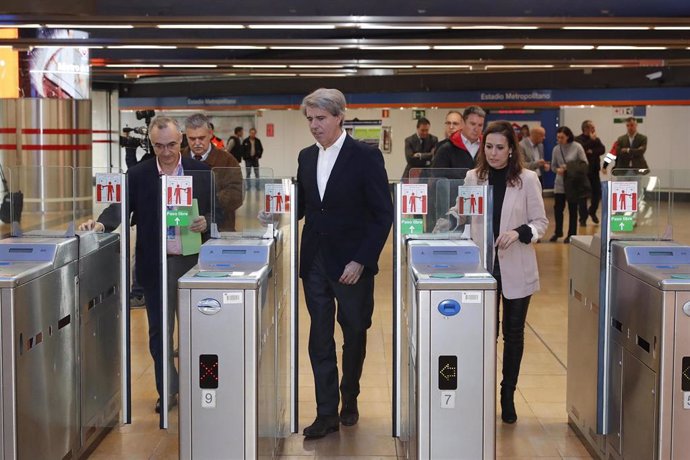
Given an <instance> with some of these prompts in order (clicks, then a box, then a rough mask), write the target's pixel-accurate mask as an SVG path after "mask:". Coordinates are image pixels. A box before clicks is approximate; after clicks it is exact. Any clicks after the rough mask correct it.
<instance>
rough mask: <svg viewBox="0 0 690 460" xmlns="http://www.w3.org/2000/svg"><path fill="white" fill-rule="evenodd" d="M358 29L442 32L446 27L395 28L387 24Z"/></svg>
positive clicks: (363, 25)
mask: <svg viewBox="0 0 690 460" xmlns="http://www.w3.org/2000/svg"><path fill="white" fill-rule="evenodd" d="M359 28H360V29H368V30H444V29H447V28H448V26H395V25H387V24H360V25H359Z"/></svg>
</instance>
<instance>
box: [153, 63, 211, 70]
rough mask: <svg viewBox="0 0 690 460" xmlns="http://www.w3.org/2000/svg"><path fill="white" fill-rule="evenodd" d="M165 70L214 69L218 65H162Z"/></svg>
mask: <svg viewBox="0 0 690 460" xmlns="http://www.w3.org/2000/svg"><path fill="white" fill-rule="evenodd" d="M163 67H165V68H167V69H215V68H217V67H218V64H163Z"/></svg>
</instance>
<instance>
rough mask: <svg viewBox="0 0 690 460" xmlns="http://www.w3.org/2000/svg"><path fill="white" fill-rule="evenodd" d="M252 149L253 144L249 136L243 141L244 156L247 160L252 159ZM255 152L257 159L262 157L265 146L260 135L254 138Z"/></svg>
mask: <svg viewBox="0 0 690 460" xmlns="http://www.w3.org/2000/svg"><path fill="white" fill-rule="evenodd" d="M251 151H252V144H251V142H250V140H249V138H246V139H245V140H243V141H242V158H244V159H245V160H251V159H252V157H251ZM254 153H255V156H254V158H255V159H259V158H261V155H263V153H264V147H263V145H261V140H260V139H259V138H258V137H255V138H254Z"/></svg>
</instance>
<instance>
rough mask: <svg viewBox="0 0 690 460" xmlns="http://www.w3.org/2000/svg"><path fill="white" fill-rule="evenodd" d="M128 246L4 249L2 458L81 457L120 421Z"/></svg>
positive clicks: (0, 258) (103, 238)
mask: <svg viewBox="0 0 690 460" xmlns="http://www.w3.org/2000/svg"><path fill="white" fill-rule="evenodd" d="M119 268H120V239H119V236H118V235H115V234H95V233H86V234H83V235H81V238H77V237H61V238H60V237H47V236H39V235H31V234H27V236H25V237H17V238H7V239H4V240H1V241H0V310H1V311H2V314H1V317H0V334H1V340H2V390H1V391H2V398H1V399H2V413H3V417H2V441H3V446H2V453H3V458H5V459H15V458H27V459H29V458H41V459H63V458H77V457H79V456H80V455H82V454H84V453H85V452H86V451H88V449H89V448H90V447H91V446H92V445H93V443H94V442H95V440H96V439H98V438H99V435H100V434H102V433H103V431H104V430H105V429H106V428H108V427H111V426H113V425H114V424H115V423H117V421H118V414H119V412H120V404H121V399H120V398H121V380H120V375H119V373H120V366H121V357H120V334H121V321H120V296H121V289H120V270H119Z"/></svg>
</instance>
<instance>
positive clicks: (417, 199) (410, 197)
mask: <svg viewBox="0 0 690 460" xmlns="http://www.w3.org/2000/svg"><path fill="white" fill-rule="evenodd" d="M428 201H429V192H428V189H427V184H402V213H403V214H426V213H427V210H428Z"/></svg>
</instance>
